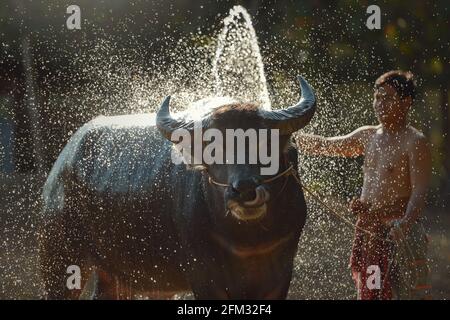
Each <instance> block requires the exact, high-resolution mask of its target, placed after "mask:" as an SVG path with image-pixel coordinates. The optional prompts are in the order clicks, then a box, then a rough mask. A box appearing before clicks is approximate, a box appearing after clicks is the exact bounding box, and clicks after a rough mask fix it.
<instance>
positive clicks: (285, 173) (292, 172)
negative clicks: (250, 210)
mask: <svg viewBox="0 0 450 320" xmlns="http://www.w3.org/2000/svg"><path fill="white" fill-rule="evenodd" d="M290 175H291V176H293V177H294V179H295V181H297V184H298V186H299V187H300V188H301V189H303V190H305V191H306V192H307V193H308V194H309V195H310V196H311V197H313V198H314V199H315V200H316V201H317V202H318V203H319V204H320V205H321V206H322V207H324V208H325V209H327V211H326V212H327V213H331V214H332V215H334V216H336V217H338V218H339V219H340V220H342V221H343V222H345V223H346V224H347V225H349V226H351V227H353V228H355V229H358V230H360V231H362V232H364V233H366V234H368V235H370V236H372V237H374V238H376V239H378V240H383V241H387V242H390V243H394V241H392V240H390V239H382V238H380V237H379V236H377V235H376V234H375V233H373V232H371V231H369V230H366V229H364V228H361V227H359V226H357V225H356V224H354V223H353V222H352V221H350V220H349V219H347V218H345V217H343V216H342V215H341V214H339V213H338V212H337V211H336V210H334V209H333V208H332V207H330V206H329V205H328V204H327V203H326V202H325V201H324V200H322V199H325V197H324V196H323V195H320V194H319V195H317V194H316V193H314V192H312V191H311V190H310V189H309V188H308V187H306V186H305V185H302V183H301V181H300V178H299V177H298V175H297V171H296V170H295V169H294V166H293V165H290V166H289V167H288V168H287V169H286V170H284V171H283V172H281V173H279V174H277V175H276V176H274V177H272V178H269V179H266V180H263V181H262V182H261V184H264V183H270V182H273V181H275V180H277V179H278V178H281V177H283V176H290ZM208 181H209V183H211V184H215V185H217V186H220V187H230V186H231V185H230V184H229V183H221V182H218V181H215V180H214V179H213V178H211V176H209V177H208Z"/></svg>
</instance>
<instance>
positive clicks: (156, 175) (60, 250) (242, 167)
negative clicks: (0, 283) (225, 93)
mask: <svg viewBox="0 0 450 320" xmlns="http://www.w3.org/2000/svg"><path fill="white" fill-rule="evenodd" d="M299 81H300V86H301V93H302V97H301V99H300V101H299V103H298V104H296V105H294V106H292V107H289V108H285V109H280V110H272V111H268V110H262V109H260V108H258V106H255V105H252V104H244V103H236V102H229V103H225V104H223V103H222V105H219V106H218V105H217V101H219V102H224V101H227V100H226V99H225V100H220V99H219V100H217V99H212V100H205V101H203V103H204V104H205V105H207V106H210V107H211V104H214V101H215V103H216V105H215V106H213V107H212V108H211V109H210V111H208V112H207V113H206V114H205V115H204V116H203V117H202V118H201V124H202V125H203V126H204V127H205V128H206V127H208V128H216V129H218V130H221V131H223V130H225V129H226V128H242V129H244V130H245V129H248V128H267V129H279V133H280V141H279V148H280V152H279V157H280V159H279V161H280V168H279V173H281V172H283V171H284V170H286V168H288V167H289V166H290V165H293V166H294V168H295V171H296V170H297V166H298V163H297V158H298V157H297V150H296V149H295V147H294V146H293V144H292V143H291V134H292V133H293V132H295V131H297V130H299V129H300V128H302V127H304V126H305V125H306V124H308V122H309V121H310V119H311V117H312V116H313V114H314V111H315V105H316V100H315V97H314V93H313V89H312V88H311V87H310V86H309V85H308V83H307V82H306V81H305V80H304V79H303V78H301V77H299ZM192 127H193V122H192V121H190V120H188V119H187V117H182V116H179V117H176V118H174V117H172V116H171V114H170V112H169V99H166V100H165V101H164V102H163V104H162V106H161V108H160V110H159V111H158V113H157V114H156V115H155V114H150V115H148V114H146V115H125V116H113V117H99V118H96V119H94V120H92V121H90V122H89V123H87V124H85V125H84V126H82V127H81V128H80V129H79V130H78V131H77V132H76V133H75V134H74V135H73V136H72V138H71V139H70V141H69V142H68V144H67V145H66V146H65V148H64V149H63V151H62V152H61V154H60V155H59V157H58V159H57V161H56V163H55V164H54V166H53V168H52V170H51V172H50V174H49V176H48V179H47V181H46V184H45V186H44V189H43V210H42V216H41V219H42V224H41V226H40V229H39V230H40V231H39V252H40V253H39V255H40V271H41V274H42V278H43V280H44V284H45V291H46V295H47V297H48V298H49V299H65V298H77V297H79V295H80V292H81V290H77V288H75V289H73V288H72V290H69V288H68V287H67V279H68V277H70V276H71V274H68V273H67V268H68V266H73V265H75V266H79V267H80V270H81V285H82V288H83V287H85V288H86V287H89V286H90V287H91V288H93V289H92V291H91V292H90V293H89V291H88V296H89V297H91V298H93V297H94V298H104V299H115V298H123V297H126V298H130V297H133V296H135V293H139V292H146V293H147V294H148V295H152V294H154V293H155V292H156V293H160V295H159V297H162V296H163V295H164V294H174V293H176V292H181V291H187V290H192V291H193V293H194V295H195V297H196V298H200V299H225V298H232V299H284V298H285V297H286V295H287V292H288V288H289V284H290V280H291V276H292V269H293V259H294V256H295V253H296V250H297V244H298V240H299V237H300V233H301V231H302V228H303V225H304V223H305V218H306V204H305V200H304V196H303V193H302V190H301V188H299V185H298V184H297V182H296V181H295V180H294V179H293V178H292V177H291V176H289V175H281V176H279V178H277V179H274V180H273V181H270V182H265V181H266V179H267V177H264V176H261V175H260V171H259V169H260V167H261V166H260V165H259V164H256V165H254V164H253V165H250V164H248V165H247V164H211V165H206V166H201V168H200V169H199V168H195V167H192V166H189V167H188V166H187V165H185V164H174V163H173V161H172V159H171V152H172V148H173V143H172V142H170V141H169V140H168V139H170V136H171V133H172V132H173V131H174V130H175V129H177V128H187V129H188V130H191V129H192ZM274 176H276V175H274ZM218 182H222V183H223V184H222V185H221V184H219V183H218ZM230 213H231V214H230ZM248 217H251V218H248ZM247 218H248V219H247ZM88 279H89V280H88ZM83 294H84V295H86V290H85V291H83ZM84 297H86V296H84Z"/></svg>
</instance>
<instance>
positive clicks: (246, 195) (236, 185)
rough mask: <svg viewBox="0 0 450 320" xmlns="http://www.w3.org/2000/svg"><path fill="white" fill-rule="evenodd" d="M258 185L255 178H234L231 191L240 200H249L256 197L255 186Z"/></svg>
mask: <svg viewBox="0 0 450 320" xmlns="http://www.w3.org/2000/svg"><path fill="white" fill-rule="evenodd" d="M258 185H259V181H258V179H257V178H249V179H241V180H236V181H235V182H233V183H232V184H231V187H232V188H233V191H234V193H235V194H236V195H238V196H239V199H240V200H241V201H251V200H253V199H255V198H256V188H257V187H258Z"/></svg>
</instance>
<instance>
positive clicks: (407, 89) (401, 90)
mask: <svg viewBox="0 0 450 320" xmlns="http://www.w3.org/2000/svg"><path fill="white" fill-rule="evenodd" d="M384 84H388V85H390V86H391V87H393V88H394V89H395V91H397V93H398V94H399V96H400V97H401V98H402V99H404V98H407V97H411V99H412V100H414V99H415V98H416V81H415V79H414V75H413V74H412V73H411V72H409V71H401V70H393V71H389V72H386V73H385V74H383V75H382V76H381V77H379V78H378V79H377V81H375V89H377V88H379V87H380V86H382V85H384Z"/></svg>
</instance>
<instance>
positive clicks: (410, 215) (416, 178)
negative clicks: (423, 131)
mask: <svg viewBox="0 0 450 320" xmlns="http://www.w3.org/2000/svg"><path fill="white" fill-rule="evenodd" d="M408 149H409V150H408V158H409V172H410V179H411V196H410V198H409V202H408V206H407V208H406V213H405V217H404V218H403V219H402V224H403V225H404V230H405V231H408V229H409V228H410V227H411V225H412V224H413V223H414V222H416V221H417V219H418V218H419V217H420V216H421V214H422V210H423V208H424V206H425V200H426V196H427V191H428V186H429V183H430V178H431V155H430V149H429V147H428V143H427V141H426V138H425V137H424V136H422V135H421V136H420V137H418V138H417V139H415V140H414V141H413V142H412V143H411V144H410V146H409V148H408Z"/></svg>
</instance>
